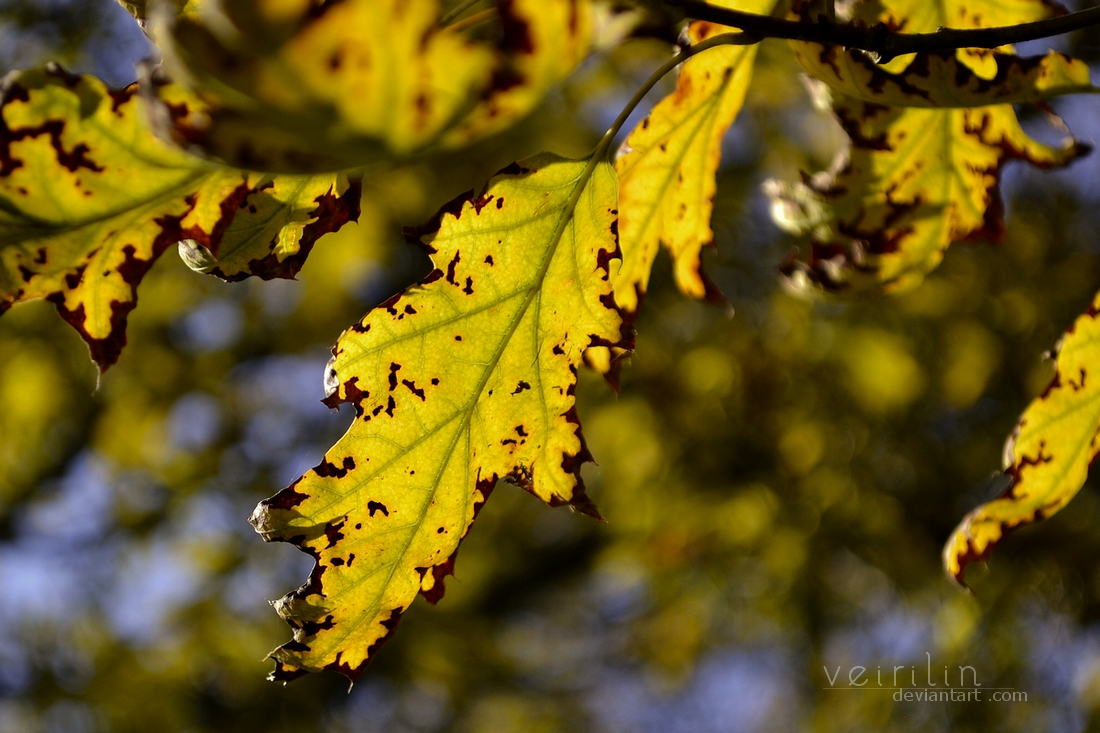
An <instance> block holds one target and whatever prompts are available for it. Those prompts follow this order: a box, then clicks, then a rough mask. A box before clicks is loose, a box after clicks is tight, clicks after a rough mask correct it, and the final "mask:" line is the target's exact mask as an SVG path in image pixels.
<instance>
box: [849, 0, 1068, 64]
mask: <svg viewBox="0 0 1100 733" xmlns="http://www.w3.org/2000/svg"><path fill="white" fill-rule="evenodd" d="M1065 12H1066V10H1065V8H1063V7H1062V6H1061V5H1059V4H1058V3H1056V2H1052V1H1051V0H1007V2H1006V1H1005V0H938V1H937V2H927V1H926V0H876V2H862V3H856V4H855V6H854V11H853V19H855V20H858V21H863V22H864V23H865V24H867V25H874V24H876V23H882V24H883V25H885V26H886V27H887V28H892V29H896V30H899V31H904V32H905V33H934V32H936V31H937V30H939V29H940V28H990V27H993V26H1009V25H1018V24H1020V23H1031V22H1034V21H1037V20H1043V19H1045V18H1051V17H1054V16H1058V15H1064V14H1065ZM1010 50H1011V47H1001V48H1000V49H985V48H960V49H958V50H957V51H955V56H956V58H957V59H958V60H959V62H960V63H962V64H964V65H966V66H967V67H969V68H970V69H971V71H973V72H974V73H975V74H977V75H978V76H979V77H981V78H982V79H993V78H994V77H996V75H997V73H998V64H997V58H996V56H997V55H998V54H999V53H1002V52H1005V51H1010ZM915 57H916V55H915V54H906V55H903V56H898V57H897V58H895V59H892V60H891V61H890V62H888V63H886V64H884V65H883V68H884V69H885V70H886V71H888V72H892V73H896V72H900V71H902V70H904V69H905V68H906V67H908V66H909V64H910V63H912V62H913V60H914V58H915Z"/></svg>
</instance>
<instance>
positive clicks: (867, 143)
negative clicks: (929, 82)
mask: <svg viewBox="0 0 1100 733" xmlns="http://www.w3.org/2000/svg"><path fill="white" fill-rule="evenodd" d="M833 112H834V114H835V116H836V118H837V120H838V121H839V122H840V124H841V125H842V126H843V127H844V129H845V131H846V132H847V133H848V136H849V137H850V138H851V145H850V149H849V150H848V151H847V152H846V153H845V154H842V155H841V156H840V157H839V158H838V159H837V161H836V162H835V163H834V165H833V168H832V170H830V171H828V172H823V173H818V174H817V175H814V176H812V177H807V178H806V179H805V180H804V181H803V182H801V183H796V184H780V183H776V182H769V184H768V186H767V191H768V194H769V195H770V196H771V198H772V215H773V218H774V219H775V221H776V223H777V224H778V225H779V226H780V227H782V228H784V229H786V230H787V231H789V232H791V233H793V234H798V235H802V236H804V237H805V238H806V240H807V243H806V253H807V255H806V257H805V259H804V260H795V259H792V260H790V261H788V262H787V263H786V264H785V265H784V273H785V274H786V275H787V276H788V278H789V279H790V281H791V283H792V285H794V286H795V288H797V289H800V290H804V291H808V290H814V289H822V290H826V291H843V292H859V291H883V292H896V291H900V290H904V289H907V288H910V287H913V286H915V285H917V284H918V283H920V281H921V280H922V279H923V278H924V276H925V275H926V274H927V273H928V272H930V271H931V270H932V269H933V268H935V267H936V265H938V264H939V263H940V261H941V260H942V259H943V255H944V250H945V249H947V247H948V246H949V245H951V244H952V243H954V242H959V241H964V240H981V239H988V240H992V241H1000V239H1001V238H1002V237H1003V235H1004V222H1003V218H1002V208H1003V207H1002V204H1001V199H1000V192H999V188H998V186H999V183H1000V175H1001V170H1002V168H1003V167H1004V165H1005V164H1006V163H1007V162H1009V161H1010V160H1022V161H1026V162H1028V163H1031V164H1032V165H1035V166H1037V167H1039V168H1052V167H1058V166H1063V165H1066V164H1067V163H1069V162H1071V161H1073V160H1074V159H1076V158H1077V157H1079V156H1081V155H1083V154H1084V153H1086V152H1088V150H1089V147H1088V146H1087V145H1085V144H1083V143H1080V142H1078V141H1076V140H1073V139H1069V140H1066V141H1065V142H1064V143H1063V144H1062V146H1061V147H1052V146H1050V145H1045V144H1043V143H1040V142H1037V141H1035V140H1034V139H1032V138H1030V137H1029V136H1028V135H1027V134H1026V133H1025V132H1024V130H1023V128H1021V127H1020V123H1019V121H1017V119H1016V113H1015V112H1014V111H1013V109H1012V106H1011V105H994V106H989V107H977V108H969V109H921V108H916V107H887V106H882V105H877V104H873V103H870V102H863V101H858V100H853V99H849V98H846V97H838V98H836V99H835V100H833Z"/></svg>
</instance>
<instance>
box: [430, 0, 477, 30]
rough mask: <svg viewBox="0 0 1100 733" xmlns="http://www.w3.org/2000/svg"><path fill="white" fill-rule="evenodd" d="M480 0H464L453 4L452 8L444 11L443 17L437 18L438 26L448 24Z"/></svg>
mask: <svg viewBox="0 0 1100 733" xmlns="http://www.w3.org/2000/svg"><path fill="white" fill-rule="evenodd" d="M481 1H482V0H465V2H460V3H459V4H458V5H456V6H454V7H453V8H451V9H450V10H448V11H447V12H446V13H444V14H443V17H442V18H440V19H439V25H440V26H446V25H450V24H451V23H453V22H454V21H455V20H457V19H458V18H459V17H460V16H461V15H462V14H463V13H465V12H466V11H467V10H469V9H470V8H472V7H474V6H475V5H477V4H478V3H480V2H481Z"/></svg>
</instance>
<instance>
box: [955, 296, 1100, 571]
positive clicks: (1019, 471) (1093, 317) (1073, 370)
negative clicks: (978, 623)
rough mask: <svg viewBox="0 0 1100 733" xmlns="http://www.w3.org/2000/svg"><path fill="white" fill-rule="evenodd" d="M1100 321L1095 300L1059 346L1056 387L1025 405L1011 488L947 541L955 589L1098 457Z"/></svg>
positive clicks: (1012, 455) (1055, 502)
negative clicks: (1007, 536)
mask: <svg viewBox="0 0 1100 733" xmlns="http://www.w3.org/2000/svg"><path fill="white" fill-rule="evenodd" d="M1098 316H1100V295H1098V296H1097V297H1096V299H1095V300H1093V303H1092V307H1090V308H1089V310H1088V312H1086V313H1085V314H1084V315H1082V316H1081V317H1079V318H1078V319H1077V321H1076V323H1074V324H1073V326H1071V327H1070V329H1069V331H1067V332H1066V335H1065V336H1064V337H1063V338H1062V341H1061V343H1060V344H1059V345H1058V346H1057V347H1056V351H1057V356H1056V362H1055V364H1056V366H1057V371H1056V372H1055V374H1054V379H1053V381H1051V383H1050V386H1048V387H1047V388H1046V391H1044V392H1043V394H1042V395H1040V396H1039V397H1037V398H1036V399H1035V400H1034V401H1033V402H1032V403H1031V404H1030V405H1029V406H1028V408H1027V410H1026V411H1025V412H1024V414H1023V416H1022V417H1021V418H1020V423H1019V425H1018V426H1017V428H1016V431H1015V433H1014V434H1013V435H1012V437H1010V438H1009V440H1008V444H1007V445H1006V446H1005V473H1006V474H1007V476H1008V477H1009V479H1010V480H1011V484H1010V485H1009V487H1008V490H1007V491H1005V493H1004V494H1003V495H1001V496H1000V497H999V498H997V499H994V500H993V501H990V502H988V503H986V504H983V505H981V506H980V507H978V508H977V509H975V510H974V511H972V512H970V513H969V514H967V515H966V517H965V518H964V519H963V521H962V523H960V524H959V526H958V527H957V528H956V529H955V531H954V532H953V533H952V535H951V538H950V539H949V540H948V541H947V544H946V546H945V547H944V551H943V561H944V567H945V568H946V570H947V572H948V574H950V575H951V577H952V578H954V579H955V580H956V581H957V582H959V583H960V584H961V583H962V582H963V572H964V571H965V569H966V566H967V565H968V564H970V563H972V562H977V561H982V560H985V559H986V558H988V557H989V554H990V553H991V552H992V551H993V547H994V546H995V545H996V544H997V543H998V542H999V541H1000V540H1001V539H1002V538H1004V536H1005V534H1007V533H1008V532H1009V531H1010V530H1013V529H1015V528H1017V527H1020V526H1022V525H1024V524H1029V523H1031V522H1037V521H1039V520H1042V519H1046V518H1047V517H1049V516H1051V515H1052V514H1054V513H1055V512H1057V511H1058V510H1060V509H1061V508H1062V507H1064V506H1065V505H1066V504H1068V503H1069V501H1070V499H1072V498H1073V497H1074V496H1075V495H1076V494H1077V492H1078V491H1079V490H1080V489H1081V486H1083V485H1084V483H1085V479H1086V478H1087V476H1088V470H1089V466H1090V465H1091V464H1092V462H1093V461H1094V460H1096V456H1097V454H1100V319H1098Z"/></svg>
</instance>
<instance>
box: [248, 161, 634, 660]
mask: <svg viewBox="0 0 1100 733" xmlns="http://www.w3.org/2000/svg"><path fill="white" fill-rule="evenodd" d="M500 201H503V204H501V205H499V206H498V205H497V202H500ZM615 202H616V181H615V173H614V170H613V169H612V167H611V165H610V164H608V163H606V162H596V161H595V160H579V161H576V160H565V159H562V158H558V157H556V156H553V155H549V154H543V155H539V156H536V157H534V158H530V159H528V160H525V161H521V162H520V163H517V164H513V165H511V166H508V167H507V168H505V169H504V170H503V171H501V172H500V173H498V174H497V175H496V176H495V177H493V178H492V179H491V180H490V181H489V183H488V185H487V186H486V188H485V190H484V192H482V194H481V195H480V196H478V197H474V196H472V195H469V194H468V195H465V196H462V197H460V198H459V199H456V200H455V201H453V202H451V203H450V204H448V205H446V206H444V207H443V209H442V210H441V211H440V213H439V215H438V217H437V218H436V219H435V220H434V221H433V222H431V223H430V224H429V225H426V226H425V227H422V228H420V229H416V230H410V231H409V232H408V233H409V235H410V237H411V238H413V239H415V240H418V241H421V242H422V243H423V244H424V245H425V246H426V247H427V249H428V251H429V252H430V254H431V256H432V260H433V261H434V263H435V266H436V269H435V270H433V271H432V273H431V274H430V275H428V277H427V278H426V279H425V280H424V281H422V282H421V283H420V284H419V285H415V286H413V287H411V288H409V289H408V290H406V291H405V292H404V293H402V294H401V295H399V296H395V297H394V298H393V299H392V300H390V301H389V302H387V303H383V304H382V305H381V306H379V307H378V308H376V309H374V310H373V311H371V312H370V313H368V314H367V315H366V317H365V318H364V319H363V320H362V322H361V323H359V324H357V325H355V326H353V327H352V328H350V329H348V330H347V331H345V332H344V334H343V335H342V336H341V337H340V340H339V341H338V342H337V344H336V346H335V347H334V348H333V354H334V357H333V362H332V365H331V367H330V369H329V371H328V372H327V373H326V384H327V385H328V386H329V389H330V390H331V391H330V396H329V398H328V400H326V402H327V404H329V405H331V406H336V405H339V404H340V403H343V402H349V403H351V404H352V405H353V407H354V408H355V412H356V416H357V417H356V420H355V422H354V423H353V424H352V426H351V428H350V429H349V430H348V432H347V434H346V435H345V436H344V437H343V438H342V439H341V440H340V441H339V442H338V443H337V444H336V445H335V446H334V447H333V448H332V449H331V450H330V451H329V452H328V454H327V455H326V456H325V460H324V462H323V463H322V464H321V465H320V466H318V467H317V468H315V469H313V470H312V471H310V472H309V473H307V474H306V475H305V476H303V477H302V478H301V479H299V480H298V481H297V482H295V483H294V484H293V485H292V486H290V487H289V488H287V489H284V490H283V491H282V492H280V493H279V494H276V495H275V496H274V497H272V498H271V499H268V500H267V501H264V502H263V503H261V504H260V505H259V506H258V507H257V509H256V512H255V513H254V514H253V517H252V523H253V525H254V526H255V527H256V529H257V531H259V532H260V533H261V534H262V535H263V537H264V539H266V540H281V541H286V542H291V543H294V544H295V545H297V546H298V547H299V548H301V549H302V550H304V551H305V552H308V553H310V554H311V555H313V557H314V558H315V559H316V561H317V564H316V566H315V567H314V570H313V573H312V575H311V576H310V580H309V581H308V582H307V583H306V584H305V585H303V586H302V587H301V588H300V589H298V590H297V591H295V592H293V593H291V594H289V595H287V596H286V597H285V598H283V599H282V600H281V601H279V602H277V603H276V608H277V609H278V611H279V613H280V614H281V615H282V616H283V618H285V619H286V620H287V622H288V623H289V624H290V625H291V627H292V628H293V629H294V640H293V641H291V642H289V643H287V644H285V645H283V646H282V647H280V648H278V649H276V650H275V651H274V652H272V656H273V657H274V659H275V662H276V666H275V672H274V673H273V676H274V678H275V679H284V680H285V679H292V678H294V677H297V676H299V675H301V674H304V673H306V672H310V671H316V670H321V669H334V670H337V671H339V672H341V673H343V674H345V675H347V676H349V677H351V678H353V679H354V678H355V677H357V676H358V675H359V674H360V673H361V672H362V671H363V669H364V668H365V666H366V664H367V663H368V661H369V660H370V658H371V656H372V654H373V653H374V651H375V650H376V649H377V648H378V646H379V645H380V644H381V643H382V642H383V641H385V639H386V638H387V637H388V636H389V634H390V633H391V632H392V631H393V629H394V628H395V627H396V625H397V621H398V619H399V618H400V616H401V613H402V612H403V611H404V610H405V609H406V608H408V607H409V604H411V603H412V602H413V600H414V599H415V597H416V595H417V593H420V594H422V595H424V596H425V597H426V598H427V599H428V600H429V601H431V602H433V603H434V602H435V601H436V600H438V599H439V598H440V597H441V596H442V595H443V578H444V576H446V575H448V574H450V573H451V571H452V568H453V563H454V558H455V553H456V552H457V549H458V546H459V542H460V540H461V539H462V537H463V536H464V535H465V534H466V532H467V531H468V530H469V528H470V524H471V523H472V522H473V520H474V517H475V515H476V514H477V511H478V509H479V508H480V507H481V505H482V504H483V503H484V502H485V500H486V499H487V498H488V496H489V493H490V491H492V490H493V487H494V486H495V485H496V483H497V480H498V479H501V478H508V479H510V480H511V481H512V482H513V483H515V484H518V485H519V486H521V487H522V488H524V489H526V490H527V491H529V492H531V493H532V494H534V495H535V496H537V497H539V498H540V499H542V500H543V501H545V502H547V503H549V504H551V505H558V504H568V505H571V506H572V507H574V508H575V509H577V510H579V511H581V512H584V513H586V514H591V515H593V516H598V513H597V511H596V508H595V506H594V505H593V504H592V502H591V501H590V500H589V499H588V498H587V496H586V495H585V492H584V485H583V484H582V482H581V479H580V467H581V465H582V464H583V463H584V462H585V461H586V460H588V458H589V456H588V452H587V450H586V449H585V446H584V441H583V439H582V438H581V433H580V427H579V424H578V421H577V417H576V410H575V405H574V402H575V399H574V396H573V393H574V388H575V385H576V370H577V365H578V363H579V362H580V360H581V354H582V352H583V351H584V349H586V348H588V347H590V346H592V345H595V344H602V345H607V346H610V345H626V344H622V335H621V334H622V327H623V320H622V318H621V316H620V314H619V311H618V309H617V308H616V307H615V305H614V301H613V300H612V298H611V283H610V281H609V274H608V266H609V261H610V260H611V259H612V258H615V257H617V256H618V254H617V253H618V247H617V240H616V236H615V222H616V215H615ZM337 467H340V468H339V469H337ZM345 469H346V470H347V474H346V475H342V476H337V475H336V473H338V471H343V470H345ZM337 535H339V536H337ZM352 556H354V558H355V561H354V563H353V562H351V557H352ZM337 560H339V561H340V562H337Z"/></svg>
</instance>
